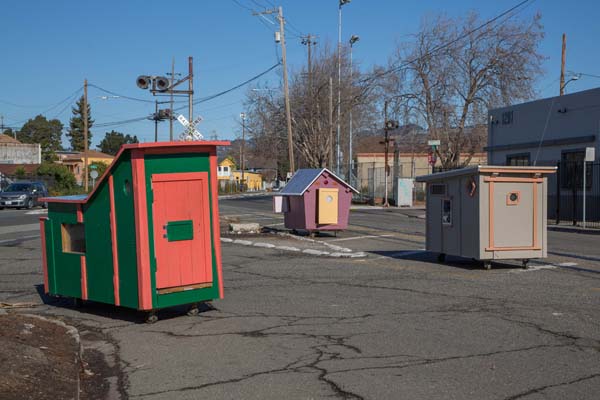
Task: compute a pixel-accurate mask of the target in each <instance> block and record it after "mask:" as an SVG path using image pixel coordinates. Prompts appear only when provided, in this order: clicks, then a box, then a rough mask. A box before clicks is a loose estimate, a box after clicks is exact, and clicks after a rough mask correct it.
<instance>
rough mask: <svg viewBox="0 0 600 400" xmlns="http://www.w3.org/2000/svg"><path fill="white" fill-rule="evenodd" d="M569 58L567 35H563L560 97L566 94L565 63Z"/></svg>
mask: <svg viewBox="0 0 600 400" xmlns="http://www.w3.org/2000/svg"><path fill="white" fill-rule="evenodd" d="M566 58H567V35H566V34H565V33H563V35H562V56H561V58H560V95H561V96H562V95H563V94H565V61H566Z"/></svg>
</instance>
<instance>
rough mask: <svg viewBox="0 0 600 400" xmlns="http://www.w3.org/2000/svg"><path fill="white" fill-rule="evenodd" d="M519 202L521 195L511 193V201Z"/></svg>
mask: <svg viewBox="0 0 600 400" xmlns="http://www.w3.org/2000/svg"><path fill="white" fill-rule="evenodd" d="M517 200H519V195H518V194H516V193H511V194H510V201H517Z"/></svg>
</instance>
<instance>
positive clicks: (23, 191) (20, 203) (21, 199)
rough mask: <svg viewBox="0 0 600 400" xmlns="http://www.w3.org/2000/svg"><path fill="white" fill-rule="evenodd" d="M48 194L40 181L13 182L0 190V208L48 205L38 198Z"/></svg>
mask: <svg viewBox="0 0 600 400" xmlns="http://www.w3.org/2000/svg"><path fill="white" fill-rule="evenodd" d="M47 196H48V190H47V189H46V186H45V185H44V184H43V183H41V182H15V183H11V184H10V185H8V186H7V187H6V189H5V190H4V191H3V192H0V210H1V209H3V208H4V207H12V208H32V207H35V206H42V207H44V208H46V207H47V206H48V204H47V203H45V202H40V201H39V199H41V198H42V197H47Z"/></svg>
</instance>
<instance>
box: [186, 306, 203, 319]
mask: <svg viewBox="0 0 600 400" xmlns="http://www.w3.org/2000/svg"><path fill="white" fill-rule="evenodd" d="M198 314H200V310H199V309H198V305H197V304H194V305H193V306H191V307H190V309H189V310H188V312H187V315H189V316H190V317H195V316H196V315H198Z"/></svg>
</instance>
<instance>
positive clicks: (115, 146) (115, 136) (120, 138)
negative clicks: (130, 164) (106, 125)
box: [98, 130, 139, 156]
mask: <svg viewBox="0 0 600 400" xmlns="http://www.w3.org/2000/svg"><path fill="white" fill-rule="evenodd" d="M138 142H139V141H138V138H137V136H135V135H134V136H129V135H124V134H122V133H121V132H117V131H114V130H112V131H110V132H106V135H105V136H104V139H102V140H101V141H100V144H99V145H98V148H99V149H100V151H101V152H103V153H106V154H111V155H113V156H114V155H115V154H117V153H118V152H119V149H120V148H121V146H122V145H124V144H128V143H138Z"/></svg>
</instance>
